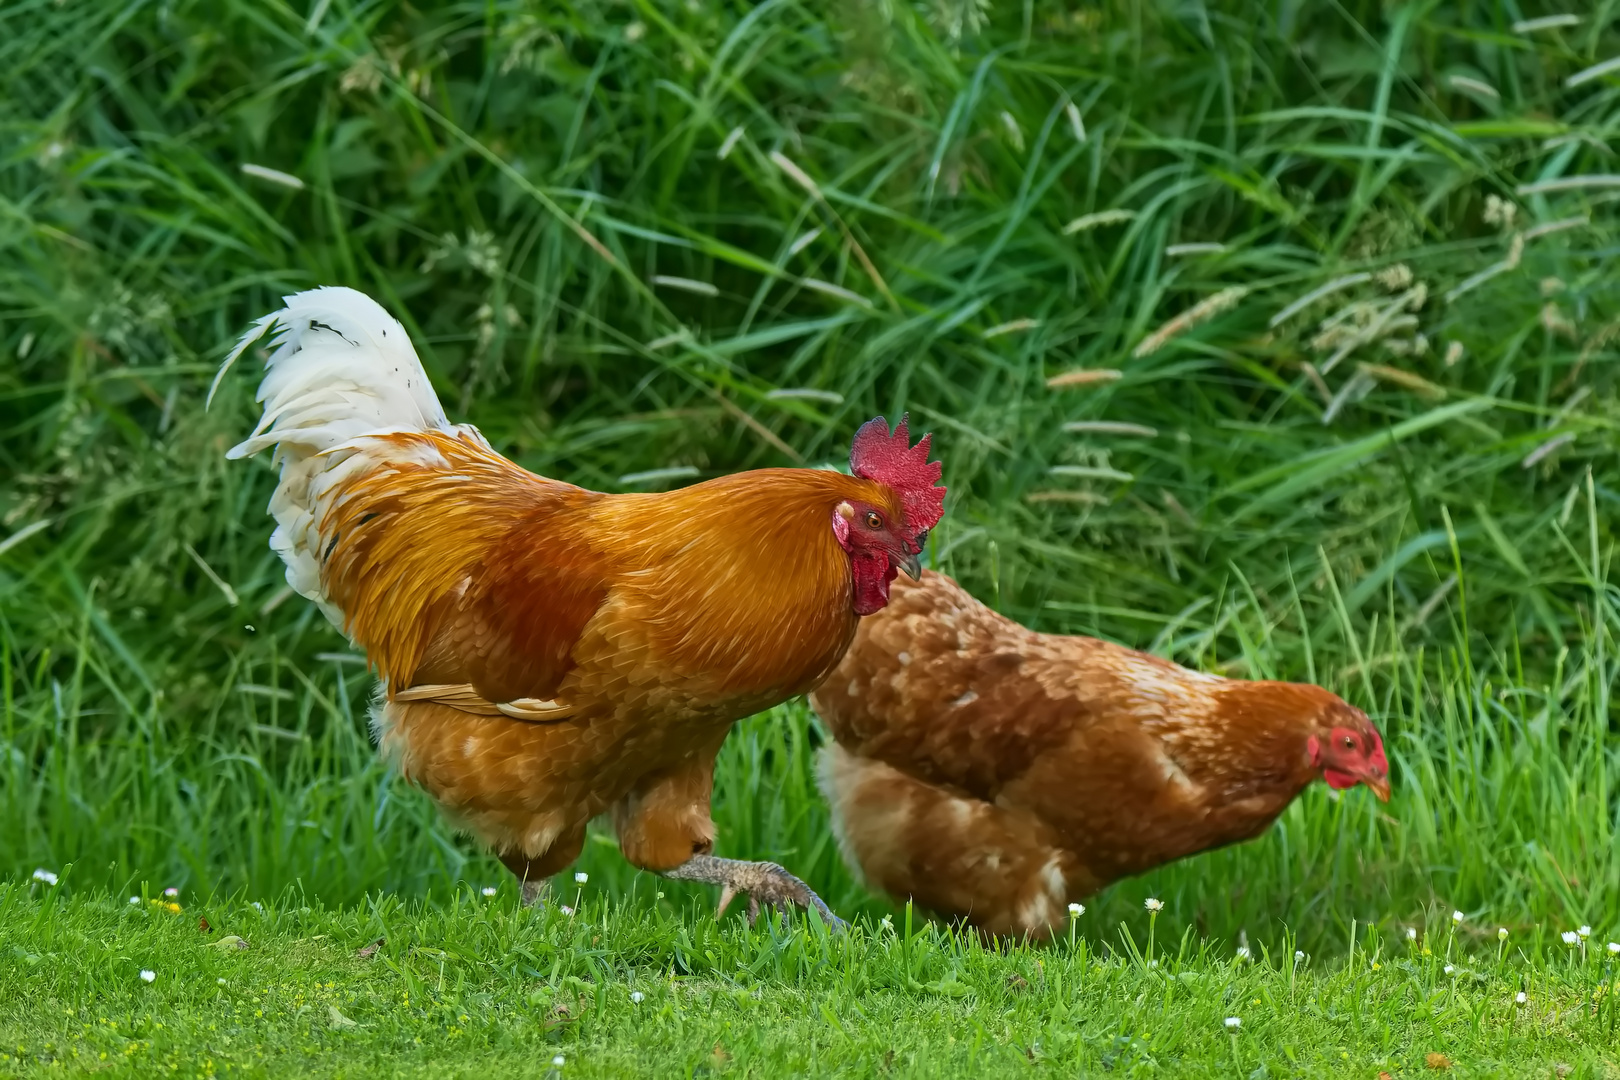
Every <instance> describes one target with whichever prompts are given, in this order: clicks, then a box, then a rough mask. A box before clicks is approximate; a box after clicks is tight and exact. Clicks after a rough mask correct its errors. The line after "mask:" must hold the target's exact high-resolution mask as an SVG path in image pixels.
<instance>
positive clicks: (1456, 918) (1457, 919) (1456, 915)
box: [1451, 911, 1468, 926]
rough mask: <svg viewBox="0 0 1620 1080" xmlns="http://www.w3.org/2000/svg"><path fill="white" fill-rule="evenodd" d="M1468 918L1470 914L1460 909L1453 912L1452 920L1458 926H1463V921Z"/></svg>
mask: <svg viewBox="0 0 1620 1080" xmlns="http://www.w3.org/2000/svg"><path fill="white" fill-rule="evenodd" d="M1466 918H1468V916H1466V915H1464V914H1463V913H1462V912H1460V911H1453V912H1452V913H1451V921H1452V922H1454V923H1456V924H1457V925H1458V926H1461V925H1462V923H1463V920H1464V919H1466Z"/></svg>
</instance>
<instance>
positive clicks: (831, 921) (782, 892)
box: [664, 855, 847, 930]
mask: <svg viewBox="0 0 1620 1080" xmlns="http://www.w3.org/2000/svg"><path fill="white" fill-rule="evenodd" d="M664 876H665V877H669V878H674V879H676V880H679V881H701V882H704V883H706V884H709V885H718V886H720V905H719V907H717V908H716V909H715V913H714V915H715V918H719V917H720V916H721V915H722V914H724V913H725V910H726V907H727V906H728V905H730V903H731V901H732V900H734V899H736V897H737V894H738V893H743V894H746V895H747V897H748V925H749V926H752V925H754V922H755V920H757V919H758V918H759V912H760V909H761V908H762V907H766V908H771V909H773V910H775V911H777V912H778V913H780V914H782V915H784V916H786V915H787V914H788V913H789V912H790V911H791V910H792V908H793V907H794V906H795V905H797V906H798V907H802V908H815V909H816V911H817V913H818V914H820V915H821V920H822V922H824V923H826V924H827V926H828V927H829V928H831V929H834V930H843V929H844V928H845V926H846V925H847V924H846V923H845V922H844V920H843V919H840V918H839V917H838V916H837V915H834V914H833V913H832V910H831V909H830V908H828V907H827V905H826V904H825V903H824V902H823V901H822V899H821V897H819V896H817V895H816V894H815V891H814V890H812V889H811V888H810V886H808V885H806V884H805V883H804V882H802V881H800V880H799V879H798V878H796V877H794V876H793V875H792V874H790V873H788V872H787V871H786V870H784V869H783V868H782V867H780V866H778V865H777V864H775V863H769V862H743V861H741V860H738V859H721V858H718V857H716V856H714V855H694V856H692V857H691V858H690V859H688V860H687V861H686V862H684V863H682V864H681V865H680V866H677V867H676V868H675V869H673V870H668V871H665V874H664Z"/></svg>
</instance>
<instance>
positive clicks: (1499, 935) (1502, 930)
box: [1496, 926, 1508, 941]
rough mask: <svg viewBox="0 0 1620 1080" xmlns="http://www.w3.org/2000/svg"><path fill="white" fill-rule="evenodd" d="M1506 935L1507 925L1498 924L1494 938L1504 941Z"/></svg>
mask: <svg viewBox="0 0 1620 1080" xmlns="http://www.w3.org/2000/svg"><path fill="white" fill-rule="evenodd" d="M1507 937H1508V935H1507V927H1505V926H1498V927H1497V928H1496V940H1497V941H1506V940H1507Z"/></svg>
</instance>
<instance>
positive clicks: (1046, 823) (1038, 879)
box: [811, 571, 1389, 938]
mask: <svg viewBox="0 0 1620 1080" xmlns="http://www.w3.org/2000/svg"><path fill="white" fill-rule="evenodd" d="M811 705H812V706H813V707H814V709H815V710H816V712H817V713H818V714H819V715H820V716H821V717H822V719H823V720H824V721H825V722H826V724H827V726H828V727H829V728H830V729H831V731H832V734H833V736H834V738H835V739H836V740H837V743H836V745H832V746H828V747H827V748H825V749H824V750H822V751H821V758H820V761H819V763H818V772H819V777H820V783H821V787H822V791H823V792H824V793H825V795H826V796H827V800H828V802H829V803H830V804H831V805H832V809H833V818H834V830H835V833H836V834H837V837H838V841H839V846H840V848H841V850H842V851H843V854H844V858H845V860H846V861H847V862H848V863H849V865H850V868H851V869H852V870H854V871H855V873H856V875H857V876H859V877H862V878H864V879H865V881H866V882H867V883H868V884H869V885H871V886H873V887H875V888H877V889H880V890H882V891H884V892H886V893H889V894H890V895H892V896H894V897H897V898H900V899H904V898H907V897H910V898H913V899H914V900H916V902H917V903H919V904H920V905H922V906H924V907H927V908H931V909H933V910H935V911H938V912H939V913H941V914H944V915H947V916H953V917H959V918H963V919H965V920H967V921H968V922H969V923H971V924H973V925H974V926H976V927H978V928H979V929H980V930H981V931H982V932H983V933H985V934H987V935H991V936H1028V937H1032V938H1043V937H1045V936H1047V935H1048V934H1050V933H1052V932H1053V931H1054V930H1056V929H1058V928H1060V927H1061V926H1062V924H1063V918H1064V911H1065V906H1066V904H1067V903H1068V902H1071V901H1077V900H1081V899H1084V898H1085V897H1087V896H1090V895H1091V894H1092V893H1095V892H1097V891H1098V890H1099V889H1101V888H1103V887H1104V886H1106V885H1109V884H1110V883H1112V882H1114V881H1117V880H1119V879H1120V878H1123V877H1128V876H1130V875H1132V874H1140V873H1142V872H1144V871H1147V870H1151V869H1153V868H1154V867H1156V866H1160V865H1163V864H1164V863H1167V862H1170V861H1172V860H1175V859H1180V858H1183V857H1185V856H1188V855H1193V854H1196V853H1197V852H1200V851H1208V850H1210V849H1211V848H1216V847H1221V846H1223V845H1226V844H1232V843H1237V842H1238V841H1241V840H1248V839H1250V838H1252V837H1254V836H1257V835H1259V834H1260V833H1261V832H1263V831H1264V830H1265V828H1266V827H1267V826H1268V825H1270V824H1271V822H1272V821H1273V820H1275V819H1276V817H1277V815H1278V814H1280V813H1282V811H1283V809H1284V808H1285V807H1287V806H1288V804H1289V803H1290V802H1291V801H1293V799H1294V797H1295V796H1296V795H1298V794H1299V793H1300V792H1301V791H1303V790H1304V789H1305V787H1306V785H1307V784H1309V783H1310V782H1311V781H1312V780H1314V779H1316V778H1317V777H1322V778H1323V779H1325V780H1326V781H1327V783H1328V785H1329V786H1331V787H1333V788H1349V787H1353V786H1355V785H1356V784H1358V783H1364V784H1366V785H1367V786H1368V787H1369V788H1371V789H1372V791H1373V792H1374V793H1375V794H1377V796H1378V797H1379V798H1380V799H1382V800H1386V801H1387V800H1388V798H1389V763H1388V761H1387V760H1386V759H1385V756H1384V745H1383V740H1382V739H1381V738H1380V737H1379V734H1378V731H1377V729H1376V728H1374V726H1373V725H1372V723H1371V721H1369V720H1368V719H1367V716H1366V714H1365V713H1363V712H1361V710H1359V709H1356V708H1354V707H1352V706H1350V705H1348V704H1346V703H1345V702H1344V701H1342V700H1341V699H1339V698H1338V697H1336V696H1335V695H1333V694H1330V693H1329V692H1328V691H1326V690H1323V689H1322V688H1321V687H1317V686H1309V685H1304V684H1299V683H1282V682H1248V681H1244V680H1238V679H1222V678H1217V677H1215V676H1213V675H1204V674H1200V673H1199V672H1196V671H1188V670H1187V669H1186V668H1182V667H1178V666H1176V665H1175V664H1172V663H1170V662H1169V661H1167V660H1162V659H1160V658H1159V657H1156V656H1152V655H1149V654H1147V653H1142V652H1137V651H1136V650H1134V649H1126V648H1123V647H1121V646H1118V645H1112V644H1109V643H1108V642H1106V641H1098V640H1096V639H1094V638H1087V637H1064V636H1059V635H1055V634H1038V633H1035V632H1034V631H1031V630H1027V629H1025V628H1024V627H1022V626H1019V625H1018V624H1017V623H1015V622H1013V621H1012V620H1010V619H1007V618H1004V617H1003V616H1001V615H998V614H997V613H995V612H994V611H991V610H990V609H989V608H987V607H985V606H984V605H983V604H981V603H979V602H978V601H977V600H975V599H973V597H971V596H969V595H968V594H967V592H966V591H964V590H963V589H962V588H961V586H959V585H957V584H956V582H954V581H952V580H951V579H950V578H948V577H945V576H943V575H941V574H937V573H934V572H933V571H925V572H924V573H923V575H922V577H921V580H920V581H919V582H918V583H916V584H910V583H908V582H901V583H899V585H897V586H896V588H895V590H894V595H893V597H892V599H891V602H890V603H889V605H888V606H887V607H886V608H885V609H884V610H883V611H882V612H881V613H879V614H878V615H877V616H875V617H874V618H871V619H867V620H865V621H864V622H863V623H862V624H861V626H860V629H859V630H858V631H857V632H856V635H855V641H854V643H853V644H852V645H851V646H850V649H849V652H848V653H847V654H846V655H845V656H844V659H843V662H842V663H841V664H840V665H839V666H838V668H837V669H836V670H835V671H834V672H833V673H832V675H830V676H829V677H828V678H827V681H826V682H824V683H823V684H822V685H821V688H820V689H819V690H817V691H816V692H815V693H814V695H813V696H812V697H811Z"/></svg>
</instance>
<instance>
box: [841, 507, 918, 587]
mask: <svg viewBox="0 0 1620 1080" xmlns="http://www.w3.org/2000/svg"><path fill="white" fill-rule="evenodd" d="M833 535H834V536H836V537H837V538H838V543H839V544H841V545H842V546H843V548H844V550H845V551H847V552H849V563H850V570H851V571H852V572H853V574H854V578H855V590H854V593H855V595H854V608H855V614H857V615H872V614H875V613H876V612H879V611H882V610H883V607H884V605H885V604H887V603H888V602H889V583H890V582H891V581H893V580H894V579H895V577H896V576H897V575H898V574H899V572H900V571H901V570H904V571H905V572H906V574H907V575H909V576H910V577H911V578H912V579H914V580H915V579H916V578H918V577H920V576H921V575H922V564H921V563H920V562H918V560H917V556H918V555H920V554H922V546H923V544H924V542H926V541H927V539H928V533H927V532H923V533H920V534H918V535H916V536H911V535H908V534H907V532H906V531H905V528H904V525H903V523H901V522H897V521H893V520H891V519H890V517H889V516H888V515H887V514H886V513H884V512H883V511H882V510H880V509H878V508H877V507H875V506H872V505H870V504H868V503H864V502H859V501H856V500H849V501H846V502H841V503H839V504H838V506H837V507H836V508H835V509H834V510H833Z"/></svg>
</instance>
